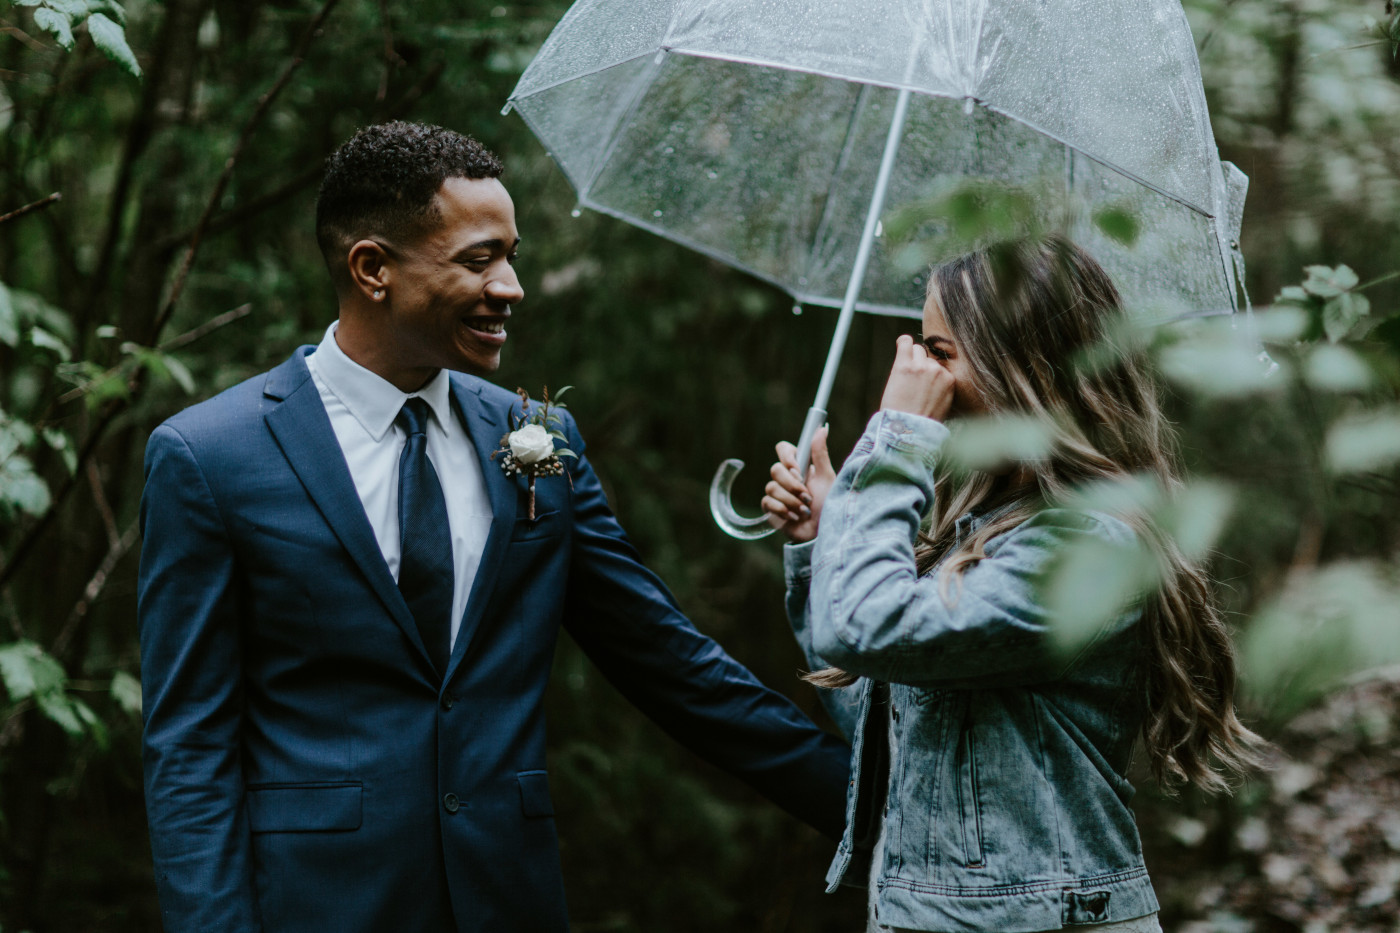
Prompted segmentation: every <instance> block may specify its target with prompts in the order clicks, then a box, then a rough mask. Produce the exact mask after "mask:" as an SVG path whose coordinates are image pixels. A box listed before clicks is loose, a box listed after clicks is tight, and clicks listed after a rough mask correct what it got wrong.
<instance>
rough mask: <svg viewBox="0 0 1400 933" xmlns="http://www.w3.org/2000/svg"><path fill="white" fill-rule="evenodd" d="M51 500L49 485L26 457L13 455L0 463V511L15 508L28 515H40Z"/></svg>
mask: <svg viewBox="0 0 1400 933" xmlns="http://www.w3.org/2000/svg"><path fill="white" fill-rule="evenodd" d="M52 501H53V499H52V497H51V496H50V495H49V487H48V486H47V485H46V484H45V483H44V481H43V480H42V479H40V478H39V476H38V475H37V474H36V473H35V472H34V467H33V466H31V465H30V463H29V461H28V460H27V459H25V458H24V457H20V456H13V457H10V458H9V459H8V460H6V461H5V462H4V463H3V464H0V511H4V510H5V509H7V508H11V509H14V508H17V509H19V510H20V511H21V512H27V513H29V514H30V515H42V514H44V512H45V511H47V510H48V507H49V503H50V502H52Z"/></svg>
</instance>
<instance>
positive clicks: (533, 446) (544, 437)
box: [506, 424, 554, 466]
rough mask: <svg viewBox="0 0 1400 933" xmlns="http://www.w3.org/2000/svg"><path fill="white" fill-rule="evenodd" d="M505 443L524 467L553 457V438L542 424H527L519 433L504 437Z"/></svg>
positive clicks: (514, 432)
mask: <svg viewBox="0 0 1400 933" xmlns="http://www.w3.org/2000/svg"><path fill="white" fill-rule="evenodd" d="M506 443H507V444H508V445H509V446H510V452H511V455H512V456H514V457H515V459H516V461H517V462H519V463H522V464H524V465H526V466H529V465H530V464H532V463H539V462H540V461H541V460H543V459H545V458H546V457H552V456H554V438H552V437H550V436H549V432H548V431H546V430H545V429H544V425H542V424H527V425H525V427H523V428H521V429H520V430H519V431H512V432H511V433H510V434H507V435H506Z"/></svg>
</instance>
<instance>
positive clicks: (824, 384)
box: [506, 0, 1247, 537]
mask: <svg viewBox="0 0 1400 933" xmlns="http://www.w3.org/2000/svg"><path fill="white" fill-rule="evenodd" d="M511 108H514V109H515V110H516V111H517V112H519V114H520V115H521V116H522V117H523V118H524V120H525V121H526V123H527V124H528V125H529V126H530V128H531V129H532V130H533V131H534V133H535V135H536V136H538V137H539V139H540V141H541V142H542V143H543V144H544V146H545V148H546V149H547V150H548V151H549V153H550V155H551V156H552V157H553V158H554V160H555V161H556V162H557V163H558V164H559V166H560V168H561V169H562V170H563V171H564V174H565V175H566V176H567V177H568V179H569V181H570V182H571V183H572V184H573V186H574V188H575V189H576V190H577V192H578V200H579V204H580V206H582V207H588V208H592V209H594V210H597V211H601V212H603V213H606V214H611V215H613V216H615V217H619V218H621V219H623V220H626V221H628V222H629V223H633V224H636V225H637V226H640V227H643V228H645V229H647V230H651V231H653V232H655V233H657V234H660V235H661V236H664V237H667V238H669V239H671V240H675V241H676V242H678V243H682V244H684V245H686V246H689V247H691V248H693V249H695V250H697V251H699V252H701V253H704V254H706V255H708V256H712V257H714V258H716V259H719V260H722V261H723V262H726V263H728V264H730V265H732V266H736V267H738V268H740V269H744V270H746V271H748V272H750V273H752V274H753V275H755V276H757V277H759V278H761V279H764V280H767V281H769V282H772V283H773V284H775V285H777V286H779V287H780V288H782V289H784V290H785V291H787V292H788V293H789V294H791V295H792V296H793V298H794V299H796V300H797V301H798V302H801V303H806V304H815V305H829V306H833V307H839V308H841V314H840V316H839V318H838V320H837V325H836V333H835V336H834V337H833V340H832V346H831V351H830V353H829V354H828V357H827V363H826V369H825V371H824V372H823V375H822V380H821V383H820V386H819V388H818V391H817V397H816V400H815V401H814V403H813V406H812V409H811V410H810V411H809V413H808V416H807V420H806V423H805V424H804V427H803V430H802V433H801V436H800V441H799V444H798V449H799V451H800V456H801V458H802V465H803V471H804V472H805V469H806V466H805V465H806V458H807V455H808V448H809V447H810V441H811V436H812V434H813V432H814V431H815V430H816V429H817V427H819V426H820V425H821V424H822V423H823V421H824V420H825V418H826V413H825V408H826V404H827V401H828V399H829V397H830V393H831V387H832V384H833V383H834V381H835V376H836V370H837V367H838V365H839V361H840V356H841V351H842V349H843V347H844V344H845V340H846V335H847V333H848V331H849V327H850V322H851V318H852V316H853V314H854V312H855V311H856V310H861V311H869V312H875V313H880V314H894V315H902V316H907V317H918V316H919V313H920V308H921V307H922V303H923V294H922V284H923V283H922V275H923V272H922V268H921V266H922V262H911V260H910V256H909V254H908V253H907V252H906V251H907V250H908V247H904V248H903V249H904V250H905V251H902V250H901V248H900V246H899V245H898V244H892V243H886V242H884V239H885V238H883V237H882V236H881V224H880V218H881V216H882V215H884V216H889V215H890V214H891V213H892V212H897V211H901V210H904V209H906V208H909V207H911V206H913V205H919V204H921V203H926V202H927V201H928V199H929V198H930V197H931V196H933V195H935V194H936V193H937V192H939V191H944V190H946V188H947V186H948V184H949V183H950V182H951V181H955V180H964V179H969V178H978V179H986V180H989V181H992V182H1008V183H1013V184H1016V185H1018V186H1024V187H1027V188H1028V189H1029V190H1036V191H1041V192H1058V193H1059V194H1061V195H1063V196H1064V197H1063V199H1062V200H1063V203H1072V204H1074V205H1077V206H1078V210H1077V211H1076V212H1074V213H1073V214H1072V219H1071V220H1070V230H1069V232H1070V235H1071V236H1073V237H1074V238H1075V239H1076V240H1077V241H1078V242H1079V243H1080V244H1081V245H1082V246H1084V247H1085V248H1087V249H1088V250H1089V251H1090V252H1091V253H1093V254H1094V255H1095V257H1096V258H1097V259H1098V260H1099V261H1100V262H1101V263H1102V264H1103V265H1104V266H1105V268H1106V269H1107V270H1108V271H1109V273H1110V274H1112V275H1113V277H1114V279H1115V280H1116V281H1117V283H1118V284H1119V286H1120V288H1121V290H1122V291H1123V293H1124V295H1125V298H1126V299H1127V301H1128V302H1129V304H1130V305H1131V306H1132V307H1134V308H1151V309H1153V310H1154V312H1155V313H1156V314H1162V313H1164V312H1165V313H1168V314H1175V315H1182V314H1192V313H1198V314H1199V313H1221V312H1230V311H1233V310H1234V309H1235V308H1236V302H1237V295H1238V294H1239V293H1240V292H1239V291H1238V288H1239V286H1240V285H1241V283H1242V278H1243V276H1242V262H1241V258H1240V253H1239V246H1238V242H1237V238H1238V234H1239V225H1240V217H1241V214H1242V211H1243V204H1244V194H1245V189H1246V186H1247V180H1246V179H1245V177H1244V175H1243V173H1241V172H1240V171H1239V170H1238V169H1237V168H1235V167H1234V166H1233V165H1230V164H1229V163H1222V162H1221V161H1220V159H1219V155H1218V153H1217V151H1216V147H1215V140H1214V137H1213V136H1212V134H1211V128H1210V118H1209V115H1208V113H1207V111H1206V103H1205V96H1204V93H1203V91H1202V88H1201V77H1200V68H1199V65H1198V63H1197V59H1196V50H1195V46H1194V44H1193V42H1192V38H1191V32H1190V29H1189V27H1188V25H1187V22H1186V18H1185V15H1184V13H1183V12H1182V9H1181V6H1180V4H1179V3H1178V2H1177V0H1132V2H1124V0H1054V2H1047V0H860V2H841V0H578V2H576V3H575V4H574V6H573V7H572V8H570V10H569V11H568V13H566V14H565V15H564V18H563V19H562V20H561V21H560V22H559V25H558V26H557V27H555V29H554V32H553V33H552V34H551V35H550V37H549V39H548V41H546V42H545V44H544V46H543V47H542V48H541V49H540V51H539V53H538V54H537V55H536V56H535V59H534V60H533V61H532V62H531V64H530V66H529V68H528V69H526V71H525V74H524V75H523V76H522V77H521V79H520V83H519V84H518V85H517V86H516V88H515V91H514V93H513V94H512V95H511V97H510V101H509V102H508V103H507V105H506V110H507V111H509V110H510V109H511ZM1105 210H1111V211H1114V212H1118V213H1124V212H1126V213H1129V214H1131V215H1133V216H1135V217H1136V218H1137V223H1138V226H1139V229H1140V230H1141V235H1140V236H1139V237H1138V239H1137V242H1136V243H1135V245H1134V246H1133V247H1131V248H1130V247H1128V246H1126V245H1125V244H1124V243H1122V242H1120V241H1118V240H1116V239H1114V238H1113V237H1111V236H1109V235H1107V234H1106V233H1105V232H1104V231H1103V230H1101V229H1100V227H1099V226H1098V225H1096V224H1095V223H1093V221H1092V218H1093V217H1094V216H1095V215H1096V213H1100V212H1102V211H1105ZM945 233H947V231H945V230H943V229H942V228H941V227H939V225H938V224H937V223H926V224H925V225H924V227H923V228H921V229H919V230H918V231H917V241H918V246H917V248H918V250H919V254H918V255H919V258H920V259H921V260H922V259H927V258H929V257H930V254H931V258H933V259H935V260H936V259H938V258H941V257H940V255H939V251H940V246H939V243H940V238H943V239H946V240H947V250H949V251H951V250H953V249H956V248H961V244H957V243H955V242H954V238H953V237H951V236H947V237H944V236H943V235H944V234H945ZM742 466H743V464H742V462H740V461H736V460H730V461H726V463H725V464H724V465H723V466H721V468H720V470H719V472H718V473H717V474H716V477H715V482H714V484H713V486H712V489H711V506H712V510H713V511H714V514H715V519H716V521H717V522H718V523H719V524H720V526H721V527H722V528H724V529H725V531H727V532H729V533H730V534H732V535H734V536H735V537H760V536H762V535H763V534H764V533H766V528H764V527H763V519H761V518H744V517H742V516H740V515H738V514H737V513H736V512H735V510H734V509H733V507H732V505H731V503H730V494H729V490H730V486H731V485H732V483H733V479H734V476H735V475H736V474H737V473H738V470H739V469H740V468H742Z"/></svg>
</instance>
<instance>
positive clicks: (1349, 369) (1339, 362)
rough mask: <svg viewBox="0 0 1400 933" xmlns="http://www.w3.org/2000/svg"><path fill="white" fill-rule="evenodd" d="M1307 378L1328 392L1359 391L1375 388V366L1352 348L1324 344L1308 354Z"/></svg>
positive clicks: (1304, 372)
mask: <svg viewBox="0 0 1400 933" xmlns="http://www.w3.org/2000/svg"><path fill="white" fill-rule="evenodd" d="M1334 300H1335V299H1334ZM1303 378H1304V379H1305V380H1306V381H1307V383H1308V385H1310V386H1312V387H1313V388H1314V389H1321V390H1323V391H1325V392H1358V391H1360V390H1362V389H1365V388H1368V387H1369V386H1370V385H1371V367H1370V366H1368V365H1367V364H1366V361H1365V360H1364V359H1362V358H1361V356H1360V355H1359V354H1358V353H1357V352H1356V351H1354V350H1352V349H1351V348H1349V347H1342V346H1338V345H1336V344H1331V343H1324V344H1320V345H1318V346H1316V347H1314V348H1313V350H1312V352H1311V353H1309V354H1308V357H1307V362H1306V363H1305V364H1304V366H1303Z"/></svg>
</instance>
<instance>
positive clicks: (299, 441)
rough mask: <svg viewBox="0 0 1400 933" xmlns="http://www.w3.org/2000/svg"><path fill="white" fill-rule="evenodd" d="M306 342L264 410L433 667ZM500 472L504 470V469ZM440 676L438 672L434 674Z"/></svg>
mask: <svg viewBox="0 0 1400 933" xmlns="http://www.w3.org/2000/svg"><path fill="white" fill-rule="evenodd" d="M306 355H307V353H306V351H305V348H303V349H300V350H298V351H297V352H296V353H295V354H293V355H292V358H291V359H290V360H288V361H287V362H285V363H283V364H282V365H281V366H279V367H277V368H276V369H274V370H273V371H272V372H271V373H269V374H268V378H267V384H266V386H265V387H264V390H263V394H264V395H266V396H267V397H269V398H272V399H276V400H279V404H278V405H276V406H275V407H272V408H271V409H270V410H268V412H267V414H266V415H265V416H264V418H265V420H266V421H267V426H268V429H269V430H270V431H271V432H272V434H273V437H275V438H276V440H277V444H278V446H279V447H281V448H282V453H283V455H285V456H286V458H287V462H288V463H290V464H291V467H292V469H293V470H294V471H295V472H296V474H297V478H298V479H300V480H301V483H302V485H303V486H304V487H305V488H306V491H307V493H309V494H310V496H311V498H312V500H313V501H314V502H315V503H316V508H318V509H319V510H320V511H321V515H322V516H324V517H325V519H326V522H327V523H328V524H329V525H330V526H331V529H332V530H333V531H334V532H335V535H336V537H337V538H339V539H340V543H341V544H342V545H343V546H344V547H345V550H346V551H347V552H349V554H350V557H351V558H352V559H353V560H354V561H355V563H356V565H358V566H359V568H360V571H361V572H362V573H363V574H364V575H365V579H366V580H368V581H369V584H370V586H371V587H372V588H373V589H374V592H375V593H376V594H377V595H378V596H379V599H380V601H381V602H382V603H383V604H384V608H385V609H387V610H388V611H389V615H390V616H392V617H393V619H394V622H396V623H397V624H398V626H399V628H400V629H402V630H403V633H404V635H405V636H406V637H407V638H408V640H409V642H411V643H412V644H413V646H414V648H415V649H416V650H417V652H418V654H419V656H420V657H421V658H422V660H423V662H424V663H425V664H426V665H427V666H428V668H429V669H431V667H432V661H431V660H429V658H428V653H427V651H426V650H424V647H423V641H422V638H421V637H420V636H419V634H418V625H417V623H416V622H414V619H413V615H412V613H410V612H409V609H408V604H407V603H406V602H404V598H403V594H401V593H400V592H399V587H398V584H396V583H395V582H394V578H393V576H392V575H391V574H390V573H389V566H388V564H386V563H384V554H383V552H381V551H380V550H379V541H378V540H377V539H376V538H375V536H374V529H373V528H371V527H370V524H369V519H368V518H367V517H366V516H365V509H364V505H362V504H361V502H360V496H359V493H357V492H356V491H355V481H354V480H353V479H351V477H350V468H349V467H348V466H347V465H346V463H345V455H344V454H343V453H342V452H341V449H340V442H339V441H337V440H336V437H335V430H334V429H333V428H332V427H331V421H330V418H329V416H327V415H326V408H325V405H323V404H322V402H321V394H320V392H319V391H317V389H316V383H315V381H314V380H313V379H312V378H311V373H310V371H309V370H308V369H307V368H306V359H305V358H306ZM497 472H500V471H499V470H498V471H497ZM433 676H434V679H436V674H434V675H433Z"/></svg>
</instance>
